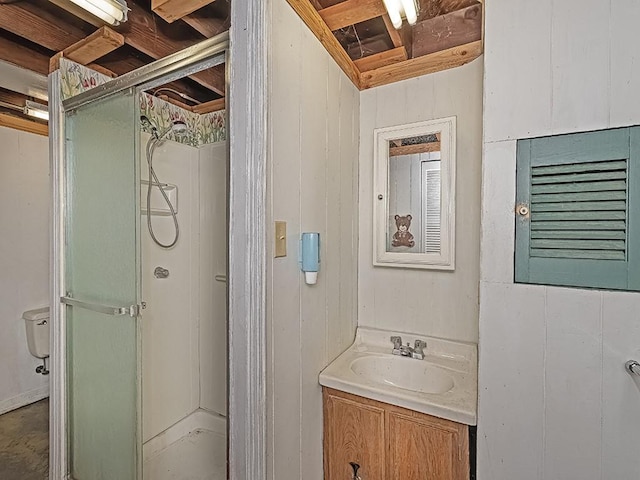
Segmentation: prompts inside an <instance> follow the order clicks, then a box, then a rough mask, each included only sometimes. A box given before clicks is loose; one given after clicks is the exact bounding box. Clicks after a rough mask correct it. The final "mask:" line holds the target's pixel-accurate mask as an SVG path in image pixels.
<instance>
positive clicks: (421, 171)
mask: <svg viewBox="0 0 640 480" xmlns="http://www.w3.org/2000/svg"><path fill="white" fill-rule="evenodd" d="M374 138H375V148H374V152H375V155H374V183H375V184H374V194H375V198H374V200H373V201H374V222H373V224H374V252H373V263H374V265H377V266H387V267H409V268H433V269H440V270H453V269H454V249H455V231H454V230H455V163H456V161H455V158H456V157H455V146H456V119H455V117H449V118H444V119H439V120H432V121H428V122H420V123H413V124H410V125H401V126H395V127H386V128H378V129H376V130H375V131H374Z"/></svg>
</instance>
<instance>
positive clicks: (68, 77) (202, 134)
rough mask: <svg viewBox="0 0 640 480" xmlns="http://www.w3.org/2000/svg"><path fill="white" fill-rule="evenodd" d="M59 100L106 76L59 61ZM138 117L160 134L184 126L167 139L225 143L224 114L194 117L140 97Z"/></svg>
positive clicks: (151, 98) (103, 80)
mask: <svg viewBox="0 0 640 480" xmlns="http://www.w3.org/2000/svg"><path fill="white" fill-rule="evenodd" d="M60 72H61V82H60V86H61V89H62V92H61V95H62V99H63V100H66V99H67V98H70V97H73V96H74V95H78V94H80V93H83V92H86V91H87V90H91V89H92V88H94V87H97V86H98V85H102V84H103V83H106V82H107V81H109V80H111V78H110V77H108V76H107V75H103V74H101V73H98V72H96V71H94V70H91V69H90V68H87V67H85V66H83V65H80V64H78V63H75V62H72V61H71V60H68V59H66V58H62V59H60ZM140 115H141V116H145V117H147V118H148V119H149V122H150V124H151V125H152V126H153V127H155V128H157V129H158V130H159V131H160V132H162V131H164V130H165V129H167V128H169V127H170V126H171V123H172V122H174V121H176V120H179V121H181V122H184V123H186V125H187V130H186V132H170V133H168V134H167V139H169V140H173V141H175V142H179V143H183V144H185V145H190V146H192V147H199V146H202V145H206V144H209V143H215V142H222V141H225V140H226V139H227V121H226V111H225V110H220V111H218V112H211V113H206V114H203V115H198V114H197V113H193V112H190V111H189V110H185V109H183V108H180V107H178V106H177V105H174V104H173V103H169V102H167V101H164V100H162V99H160V98H157V97H154V96H153V95H149V94H146V93H143V94H142V95H140ZM151 125H149V124H147V123H144V122H143V123H142V130H143V131H144V132H146V133H151Z"/></svg>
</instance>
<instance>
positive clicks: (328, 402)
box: [324, 388, 385, 480]
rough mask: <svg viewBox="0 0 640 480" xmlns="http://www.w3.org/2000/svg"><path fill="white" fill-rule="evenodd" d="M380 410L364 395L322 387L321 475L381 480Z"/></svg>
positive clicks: (327, 479)
mask: <svg viewBox="0 0 640 480" xmlns="http://www.w3.org/2000/svg"><path fill="white" fill-rule="evenodd" d="M384 437H385V435H384V409H383V408H380V407H379V406H376V405H374V403H373V402H371V401H368V400H366V399H364V398H360V397H356V396H353V395H348V394H337V393H335V392H333V391H332V390H328V389H326V388H325V389H324V478H325V480H352V479H353V470H352V468H351V466H350V465H349V462H355V463H357V464H358V465H360V471H359V472H358V473H359V475H360V478H362V480H384V479H385V476H384V472H385V461H384V458H385V455H384V446H385V441H384Z"/></svg>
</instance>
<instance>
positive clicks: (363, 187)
mask: <svg viewBox="0 0 640 480" xmlns="http://www.w3.org/2000/svg"><path fill="white" fill-rule="evenodd" d="M452 115H455V116H456V117H457V173H456V175H457V182H456V183H457V184H456V269H455V271H454V272H443V271H435V270H416V269H398V268H388V267H387V268H385V267H375V268H374V267H373V263H372V256H373V212H372V210H373V207H372V204H373V201H374V197H375V195H376V194H377V193H378V192H374V191H373V162H374V159H373V142H374V135H373V130H374V129H375V128H378V127H388V126H392V125H401V124H406V123H413V122H418V121H423V120H431V119H435V118H442V117H447V116H452ZM481 118H482V62H481V61H480V60H477V61H474V62H472V63H470V64H468V65H465V66H464V67H460V68H456V69H453V70H448V71H445V72H439V73H436V74H432V75H426V76H423V77H419V78H414V79H410V80H405V81H402V82H398V83H394V84H390V85H384V86H382V87H377V88H374V89H371V90H366V91H363V92H361V98H360V119H361V122H360V205H359V217H360V247H359V262H358V272H359V275H358V323H359V324H360V325H365V326H369V327H376V328H384V329H392V330H400V331H409V332H416V333H421V334H424V335H432V336H437V337H444V338H450V339H455V340H463V341H470V342H476V341H477V339H478V279H479V262H480V261H479V255H480V254H479V248H478V246H479V242H480V240H479V238H480V176H481V149H482V125H481Z"/></svg>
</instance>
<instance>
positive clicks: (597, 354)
mask: <svg viewBox="0 0 640 480" xmlns="http://www.w3.org/2000/svg"><path fill="white" fill-rule="evenodd" d="M601 297H602V294H601V293H600V292H598V291H585V290H578V289H568V288H548V289H547V314H546V321H545V322H544V323H545V324H546V342H545V343H544V344H545V345H546V348H545V352H546V355H545V369H544V376H545V388H544V390H545V396H544V407H545V419H544V431H545V438H544V443H545V446H544V448H545V451H544V458H545V465H544V477H543V478H549V479H551V478H562V479H566V480H574V479H575V480H580V479H585V478H594V479H595V478H600V475H601V466H600V462H601V441H600V440H601V435H602V428H601V411H602V395H603V392H602V325H601V321H602V317H601V303H602V302H601ZM540 320H542V319H540ZM607 478H610V477H607Z"/></svg>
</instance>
